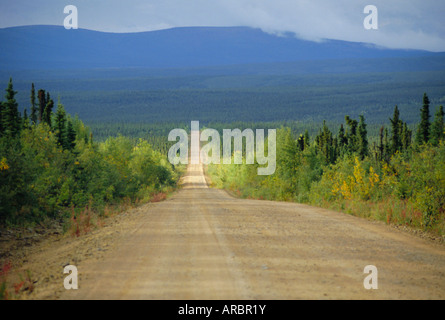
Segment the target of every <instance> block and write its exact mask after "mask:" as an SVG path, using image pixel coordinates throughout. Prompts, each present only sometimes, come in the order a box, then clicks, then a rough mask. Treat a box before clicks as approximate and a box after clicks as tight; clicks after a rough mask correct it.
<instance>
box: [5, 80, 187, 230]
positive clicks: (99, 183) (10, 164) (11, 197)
mask: <svg viewBox="0 0 445 320" xmlns="http://www.w3.org/2000/svg"><path fill="white" fill-rule="evenodd" d="M16 93H17V92H16V91H14V88H13V83H12V80H10V82H9V84H8V87H7V89H6V95H5V100H4V101H3V102H1V104H0V226H4V227H8V226H27V227H32V226H35V225H44V224H45V223H46V222H50V221H59V222H61V223H62V224H64V228H65V231H66V230H72V229H73V228H74V232H75V233H76V234H78V233H79V232H80V231H79V222H80V221H84V224H85V225H86V226H90V227H91V226H93V225H94V223H95V222H97V221H99V220H100V218H101V217H103V216H104V215H107V213H109V212H111V211H113V210H117V209H116V207H119V206H128V205H130V204H135V203H143V202H148V201H159V200H160V199H163V198H165V196H166V194H167V193H168V192H170V191H171V190H173V189H174V188H175V186H176V182H177V179H178V178H179V175H180V169H179V168H174V167H172V165H171V164H170V163H169V162H168V160H167V157H166V156H165V155H164V154H162V153H161V152H159V151H157V150H154V149H153V148H152V146H151V145H150V144H149V143H148V142H147V141H146V140H144V139H131V138H128V137H123V136H117V137H110V138H108V139H106V140H104V141H103V142H95V141H93V135H92V134H91V131H90V129H89V128H88V127H86V126H85V125H84V123H83V122H82V121H81V120H80V119H79V118H78V117H72V116H70V115H69V114H67V113H66V112H65V109H64V106H63V105H62V104H61V102H60V101H58V103H57V104H56V103H55V102H54V100H53V99H52V97H51V96H50V93H49V92H46V91H45V90H43V89H40V90H38V91H36V90H35V88H34V84H33V85H32V88H31V95H30V108H29V109H28V108H24V112H23V114H21V113H20V112H19V111H18V110H19V109H18V104H17V102H16V99H15V95H16ZM28 110H29V113H28ZM164 149H165V148H164ZM113 208H114V209H113Z"/></svg>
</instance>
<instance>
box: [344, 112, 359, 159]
mask: <svg viewBox="0 0 445 320" xmlns="http://www.w3.org/2000/svg"><path fill="white" fill-rule="evenodd" d="M345 121H346V124H347V125H348V130H346V135H345V136H346V140H347V148H346V149H347V151H348V152H349V153H350V154H353V153H355V152H357V151H358V149H359V141H358V137H357V126H358V122H357V120H353V119H351V118H350V117H349V116H346V117H345Z"/></svg>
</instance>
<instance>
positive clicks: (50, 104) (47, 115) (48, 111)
mask: <svg viewBox="0 0 445 320" xmlns="http://www.w3.org/2000/svg"><path fill="white" fill-rule="evenodd" d="M47 98H49V100H46V106H45V111H44V112H43V122H46V123H47V124H48V125H49V126H50V127H51V115H52V110H53V108H54V101H53V99H51V98H50V97H49V94H48V95H47Z"/></svg>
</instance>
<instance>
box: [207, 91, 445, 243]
mask: <svg viewBox="0 0 445 320" xmlns="http://www.w3.org/2000/svg"><path fill="white" fill-rule="evenodd" d="M429 108H430V102H429V98H428V96H427V95H426V94H425V95H424V97H423V105H422V107H421V109H420V119H421V120H420V122H419V123H418V125H417V128H416V131H415V137H414V138H413V131H412V130H411V129H409V127H408V125H407V123H406V122H404V121H403V120H402V118H401V115H400V111H399V108H398V106H395V108H394V113H393V116H392V117H391V118H389V119H388V120H389V125H388V126H387V127H386V126H382V127H381V128H380V130H379V136H378V139H375V140H374V141H373V143H371V144H370V143H369V141H368V138H369V137H368V133H367V124H366V122H365V118H364V116H362V115H361V116H359V118H358V119H353V118H351V117H349V116H346V117H345V122H344V124H341V125H340V127H339V130H338V133H337V134H334V133H333V132H332V131H331V130H330V128H329V126H328V125H327V124H326V122H324V123H323V125H322V127H321V128H320V129H319V130H318V133H317V134H316V135H315V137H314V138H313V139H310V135H309V134H308V132H307V131H305V132H304V133H303V134H300V135H295V133H294V132H292V130H291V129H290V128H289V127H282V128H280V129H278V130H277V170H276V172H275V174H274V175H271V176H258V175H257V171H256V167H257V165H245V164H242V165H231V166H226V165H210V166H209V167H208V172H209V174H210V175H211V179H212V181H213V183H214V184H215V185H217V186H219V187H223V188H229V189H232V190H234V191H235V192H237V193H239V194H240V195H241V196H245V197H255V198H262V199H274V200H277V199H278V200H292V201H298V202H304V203H311V204H316V205H322V206H331V207H332V206H334V207H335V206H337V207H335V208H336V209H341V210H346V211H348V212H354V213H356V214H362V215H364V216H374V217H376V218H378V219H382V220H387V221H391V222H396V223H402V224H410V225H415V226H422V227H428V228H432V229H435V230H436V231H437V232H439V233H440V234H444V233H445V223H444V221H445V220H444V214H445V166H444V164H445V136H444V134H445V133H444V131H445V127H444V122H443V121H444V111H443V107H442V106H439V107H437V109H436V112H435V115H434V119H431V116H430V111H429Z"/></svg>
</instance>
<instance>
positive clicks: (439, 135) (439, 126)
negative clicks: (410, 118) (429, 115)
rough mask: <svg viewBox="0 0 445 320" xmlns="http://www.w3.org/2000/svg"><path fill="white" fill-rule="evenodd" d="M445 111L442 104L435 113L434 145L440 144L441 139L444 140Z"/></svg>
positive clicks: (432, 126)
mask: <svg viewBox="0 0 445 320" xmlns="http://www.w3.org/2000/svg"><path fill="white" fill-rule="evenodd" d="M443 117H444V112H443V106H440V107H438V108H437V110H436V113H435V115H434V121H433V124H432V125H431V139H430V141H431V144H432V145H433V146H437V145H438V144H439V141H441V140H444V138H445V133H444V130H445V128H444V121H443Z"/></svg>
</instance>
